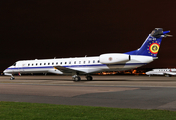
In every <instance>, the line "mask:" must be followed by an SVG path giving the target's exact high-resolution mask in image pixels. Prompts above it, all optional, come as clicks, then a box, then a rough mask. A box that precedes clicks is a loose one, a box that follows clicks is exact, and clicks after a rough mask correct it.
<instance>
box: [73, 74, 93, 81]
mask: <svg viewBox="0 0 176 120" xmlns="http://www.w3.org/2000/svg"><path fill="white" fill-rule="evenodd" d="M72 78H73V81H75V82H78V81H81V77H80V76H78V75H73V76H72ZM86 79H87V80H88V81H91V80H93V78H92V76H90V75H86Z"/></svg>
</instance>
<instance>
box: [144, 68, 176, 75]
mask: <svg viewBox="0 0 176 120" xmlns="http://www.w3.org/2000/svg"><path fill="white" fill-rule="evenodd" d="M145 74H146V75H149V76H150V75H165V76H167V77H171V76H172V75H176V69H175V68H172V69H168V68H167V69H153V70H152V71H148V72H146V73H145Z"/></svg>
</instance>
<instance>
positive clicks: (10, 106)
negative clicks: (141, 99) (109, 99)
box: [0, 102, 176, 120]
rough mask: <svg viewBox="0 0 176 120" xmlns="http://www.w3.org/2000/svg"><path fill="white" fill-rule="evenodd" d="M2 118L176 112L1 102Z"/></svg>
mask: <svg viewBox="0 0 176 120" xmlns="http://www.w3.org/2000/svg"><path fill="white" fill-rule="evenodd" d="M0 120H176V112H175V111H168V110H141V109H120V108H108V107H90V106H69V105H53V104H39V103H23V102H0Z"/></svg>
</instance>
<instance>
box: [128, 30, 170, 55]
mask: <svg viewBox="0 0 176 120" xmlns="http://www.w3.org/2000/svg"><path fill="white" fill-rule="evenodd" d="M169 32H170V31H163V29H162V28H155V29H154V30H153V31H152V32H151V34H149V36H148V37H147V39H146V40H145V42H144V43H143V44H142V46H141V47H140V48H139V49H138V50H135V51H130V52H126V54H129V55H144V56H152V57H157V54H158V51H159V48H160V45H161V41H162V38H163V37H171V35H168V34H167V33H169Z"/></svg>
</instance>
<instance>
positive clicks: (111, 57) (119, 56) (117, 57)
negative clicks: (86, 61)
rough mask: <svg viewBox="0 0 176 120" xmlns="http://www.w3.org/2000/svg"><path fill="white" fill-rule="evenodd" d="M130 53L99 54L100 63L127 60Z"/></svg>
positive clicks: (114, 62)
mask: <svg viewBox="0 0 176 120" xmlns="http://www.w3.org/2000/svg"><path fill="white" fill-rule="evenodd" d="M130 59H131V58H130V55H127V54H123V53H108V54H102V55H100V63H102V64H116V63H121V62H127V61H129V60H130Z"/></svg>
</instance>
